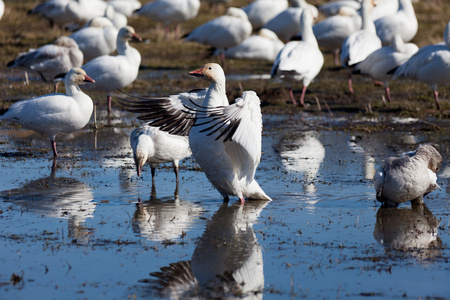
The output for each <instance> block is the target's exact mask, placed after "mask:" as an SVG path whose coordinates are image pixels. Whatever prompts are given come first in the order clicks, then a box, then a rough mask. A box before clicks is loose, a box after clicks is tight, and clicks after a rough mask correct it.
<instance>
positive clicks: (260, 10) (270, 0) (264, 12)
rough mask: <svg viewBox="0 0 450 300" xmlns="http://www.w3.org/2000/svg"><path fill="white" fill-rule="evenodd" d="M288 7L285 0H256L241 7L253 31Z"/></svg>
mask: <svg viewBox="0 0 450 300" xmlns="http://www.w3.org/2000/svg"><path fill="white" fill-rule="evenodd" d="M288 6H289V3H288V1H287V0H256V1H253V2H252V3H250V4H249V5H247V6H244V7H242V9H243V10H244V11H245V13H246V14H247V16H248V20H249V21H250V23H252V27H253V29H259V28H261V27H262V26H263V25H264V24H266V23H267V22H268V21H270V20H271V19H272V18H274V17H275V16H276V15H278V14H279V13H281V12H282V11H284V10H286V9H287V8H288Z"/></svg>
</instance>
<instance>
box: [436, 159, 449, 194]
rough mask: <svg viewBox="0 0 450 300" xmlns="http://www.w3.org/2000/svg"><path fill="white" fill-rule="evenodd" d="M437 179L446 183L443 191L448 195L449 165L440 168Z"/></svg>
mask: <svg viewBox="0 0 450 300" xmlns="http://www.w3.org/2000/svg"><path fill="white" fill-rule="evenodd" d="M438 178H439V179H441V180H444V181H446V184H445V183H444V186H445V191H446V192H447V194H449V195H450V165H447V166H445V167H443V168H442V170H441V172H439V176H438Z"/></svg>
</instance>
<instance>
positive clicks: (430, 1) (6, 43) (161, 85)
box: [0, 0, 450, 117]
mask: <svg viewBox="0 0 450 300" xmlns="http://www.w3.org/2000/svg"><path fill="white" fill-rule="evenodd" d="M142 2H147V1H142ZM324 2H326V1H325V0H316V1H313V0H311V1H310V3H311V4H314V5H320V4H322V3H324ZM37 3H38V1H32V0H10V1H6V11H5V15H4V16H3V18H2V20H1V21H0V25H1V26H0V41H1V48H0V51H1V55H0V64H1V65H3V66H5V67H4V68H3V69H4V72H3V73H4V74H5V73H6V74H7V75H8V76H1V77H0V80H1V85H2V90H1V94H0V97H1V99H3V100H15V99H20V98H26V97H31V96H35V95H40V94H44V93H48V92H51V90H52V88H51V85H50V84H49V83H43V82H40V81H32V82H31V84H30V85H28V86H24V85H23V82H22V80H20V78H21V77H20V76H19V77H18V76H17V75H16V76H15V77H14V78H15V79H16V80H15V81H11V78H10V77H11V74H12V73H10V71H8V70H6V64H7V62H8V61H10V60H12V59H14V58H15V57H16V56H17V54H18V53H20V52H23V51H27V50H28V49H29V48H36V47H39V46H42V45H44V44H47V43H51V42H53V41H54V40H55V39H56V38H57V37H58V36H59V35H61V34H65V35H69V34H70V33H68V32H66V33H64V32H62V31H61V30H60V29H58V28H51V27H50V26H49V23H48V22H47V21H46V20H43V19H41V18H39V17H38V16H33V15H28V14H27V11H28V10H29V9H31V8H33V7H34V6H35V5H36V4H37ZM247 3H248V1H247V0H234V1H233V2H232V5H234V6H238V7H239V6H244V5H246V4H247ZM414 6H415V10H416V14H417V17H418V19H419V32H418V33H417V36H416V37H415V39H414V40H413V42H414V43H416V44H417V45H419V46H425V45H427V44H431V43H436V42H439V41H442V35H443V31H444V27H445V25H446V23H447V22H448V11H450V1H448V0H419V1H418V2H417V3H414ZM223 10H224V8H222V9H221V12H223ZM218 15H219V13H217V12H215V11H214V10H211V9H210V8H209V7H208V6H207V5H206V4H205V3H202V7H201V10H200V14H199V16H198V17H197V18H196V19H194V20H192V21H190V22H187V23H185V24H183V27H182V32H183V33H188V32H190V31H191V30H192V29H194V28H195V27H197V26H198V25H200V24H203V23H204V22H206V21H208V20H210V19H212V18H215V17H217V16H218ZM128 22H129V24H130V25H132V26H133V27H135V29H136V32H137V33H138V34H139V35H140V36H141V37H143V39H144V40H146V42H144V43H141V44H134V46H135V47H136V48H137V49H138V50H139V51H140V52H141V55H142V64H141V67H142V70H141V72H140V77H139V78H138V80H137V81H136V82H135V83H134V84H132V85H131V86H130V87H128V88H127V89H126V90H125V91H126V92H129V93H134V94H149V95H167V94H169V93H177V92H180V91H185V90H189V89H191V88H195V87H205V86H206V83H204V82H199V80H198V79H196V78H190V77H189V76H186V78H185V79H184V78H183V77H182V78H183V79H179V78H178V77H176V78H171V77H168V76H161V77H158V78H155V77H149V76H147V75H146V74H148V73H149V72H152V71H157V70H173V71H174V72H176V73H178V74H183V73H187V72H188V71H190V70H193V69H196V68H198V67H200V66H201V65H202V64H204V63H205V62H219V60H218V58H217V57H211V55H210V54H211V50H210V49H209V47H208V46H204V45H199V44H196V43H186V42H183V41H180V40H176V39H174V38H173V37H172V38H169V39H167V40H166V39H165V38H164V36H163V33H162V27H161V26H160V25H159V24H156V23H154V22H152V21H150V20H148V19H145V18H143V17H133V18H130V19H129V21H128ZM270 69H271V63H267V62H264V61H250V60H233V59H229V60H228V61H227V65H226V69H225V71H226V73H227V74H239V73H240V74H267V73H269V72H270ZM14 74H20V73H18V72H15V73H14ZM346 80H347V71H346V70H344V69H341V68H336V67H335V66H334V62H333V60H332V56H331V54H330V53H325V66H324V67H323V69H322V71H321V73H320V74H319V76H318V77H317V78H316V80H315V81H314V82H313V83H312V84H311V85H310V87H309V88H308V91H307V95H306V102H307V103H309V104H310V107H309V108H308V110H310V111H316V110H317V106H316V100H315V97H317V98H318V99H319V101H320V103H321V104H322V105H321V108H322V111H326V109H325V106H324V104H325V102H326V103H327V104H328V105H329V106H330V108H331V109H332V110H333V111H347V112H363V113H364V112H366V111H367V106H368V103H370V104H371V107H372V110H373V111H374V112H376V113H377V112H378V113H394V114H402V115H414V116H427V115H439V116H441V117H443V116H444V117H446V116H448V114H449V110H450V105H449V101H448V100H450V88H449V86H447V87H444V86H442V87H440V88H439V92H440V96H441V99H442V101H441V102H442V107H443V111H441V112H438V111H437V110H436V109H435V105H434V100H433V98H432V94H431V90H430V89H429V87H428V86H426V85H424V84H421V83H417V82H411V81H397V82H392V83H391V93H392V97H393V99H394V102H393V103H390V104H388V106H385V105H384V104H383V102H382V101H381V96H382V95H383V88H382V87H375V86H374V85H373V83H372V82H371V81H370V80H368V79H366V78H362V77H356V78H355V80H354V81H355V87H354V88H355V93H354V94H348V93H347V92H346V91H347V81H346ZM240 86H242V87H243V88H244V89H252V90H255V91H256V92H257V93H258V94H259V95H260V97H261V99H262V102H263V104H264V105H265V107H264V110H265V111H270V112H276V111H283V112H292V111H293V112H296V111H299V110H301V108H297V107H293V106H292V105H291V103H290V101H289V100H288V93H287V91H286V89H285V86H284V85H283V84H282V83H276V82H271V81H267V80H248V81H245V82H240V83H239V82H236V81H229V82H228V86H227V89H228V94H229V95H230V98H232V97H235V96H238V95H239V94H240V92H241V90H240ZM300 89H301V86H300V85H299V86H298V87H297V88H296V90H295V91H294V92H295V93H296V94H297V95H298V94H299V93H300ZM93 97H95V98H97V99H100V98H102V97H103V95H101V94H93ZM103 102H104V101H103ZM2 103H3V106H4V107H5V106H6V107H7V106H9V101H6V102H4V101H2Z"/></svg>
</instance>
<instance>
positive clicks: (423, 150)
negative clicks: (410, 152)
mask: <svg viewBox="0 0 450 300" xmlns="http://www.w3.org/2000/svg"><path fill="white" fill-rule="evenodd" d="M416 155H421V156H424V157H425V159H427V160H428V169H430V170H431V171H433V172H434V173H437V172H439V170H440V169H441V166H442V156H441V154H440V153H439V152H438V151H437V150H436V149H435V148H434V147H433V146H431V145H430V144H422V145H419V147H417V151H416Z"/></svg>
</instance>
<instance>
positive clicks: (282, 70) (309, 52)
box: [270, 8, 324, 106]
mask: <svg viewBox="0 0 450 300" xmlns="http://www.w3.org/2000/svg"><path fill="white" fill-rule="evenodd" d="M313 18H314V17H313V15H312V12H311V10H310V9H308V8H306V9H305V10H303V13H302V15H301V19H300V23H301V24H302V26H301V28H302V31H301V34H302V39H303V40H302V41H292V42H289V43H287V44H286V45H285V46H284V47H283V49H281V51H280V53H279V54H278V56H277V58H276V60H275V62H274V64H273V66H272V70H271V72H270V73H271V76H272V77H279V78H281V79H283V80H284V81H287V82H288V83H289V84H293V83H296V82H298V81H301V82H302V84H303V88H302V95H301V97H300V104H301V105H302V106H305V103H304V98H305V93H306V88H307V87H308V85H309V84H310V83H311V81H312V80H313V79H314V78H315V77H316V76H317V74H319V72H320V70H321V69H322V66H323V63H324V59H323V55H322V52H320V49H319V45H318V43H317V40H316V38H315V37H314V33H313V31H312V23H313ZM289 94H290V96H291V100H292V102H293V103H294V105H295V104H297V102H296V101H295V99H294V95H293V91H292V87H290V88H289Z"/></svg>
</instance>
